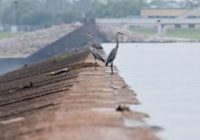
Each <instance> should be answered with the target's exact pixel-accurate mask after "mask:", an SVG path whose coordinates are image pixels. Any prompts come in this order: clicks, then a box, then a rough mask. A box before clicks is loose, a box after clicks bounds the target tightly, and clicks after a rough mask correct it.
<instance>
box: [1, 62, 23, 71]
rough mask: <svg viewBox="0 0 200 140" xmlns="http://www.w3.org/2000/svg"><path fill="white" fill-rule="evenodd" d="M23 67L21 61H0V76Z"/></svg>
mask: <svg viewBox="0 0 200 140" xmlns="http://www.w3.org/2000/svg"><path fill="white" fill-rule="evenodd" d="M22 65H23V59H0V75H3V74H5V73H7V72H10V71H13V70H16V69H18V68H20V67H21V66H22Z"/></svg>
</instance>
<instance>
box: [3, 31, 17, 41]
mask: <svg viewBox="0 0 200 140" xmlns="http://www.w3.org/2000/svg"><path fill="white" fill-rule="evenodd" d="M16 35H17V33H10V32H0V40H1V39H4V38H11V37H14V36H16Z"/></svg>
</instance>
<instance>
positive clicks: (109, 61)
mask: <svg viewBox="0 0 200 140" xmlns="http://www.w3.org/2000/svg"><path fill="white" fill-rule="evenodd" d="M116 53H117V51H116V49H115V48H114V49H112V50H111V52H110V53H109V55H108V58H107V60H106V66H108V64H109V63H111V62H113V61H114V59H115V56H116Z"/></svg>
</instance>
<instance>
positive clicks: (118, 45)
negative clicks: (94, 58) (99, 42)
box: [116, 35, 119, 49]
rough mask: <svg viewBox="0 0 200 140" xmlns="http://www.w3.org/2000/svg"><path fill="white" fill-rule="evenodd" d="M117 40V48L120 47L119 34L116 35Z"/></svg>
mask: <svg viewBox="0 0 200 140" xmlns="http://www.w3.org/2000/svg"><path fill="white" fill-rule="evenodd" d="M116 42H117V44H116V49H118V47H119V39H118V35H116Z"/></svg>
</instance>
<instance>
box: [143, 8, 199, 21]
mask: <svg viewBox="0 0 200 140" xmlns="http://www.w3.org/2000/svg"><path fill="white" fill-rule="evenodd" d="M141 17H143V18H150V19H152V18H156V19H166V18H170V19H173V18H179V17H183V18H192V19H195V18H199V19H200V10H199V9H184V8H143V9H142V10H141Z"/></svg>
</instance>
